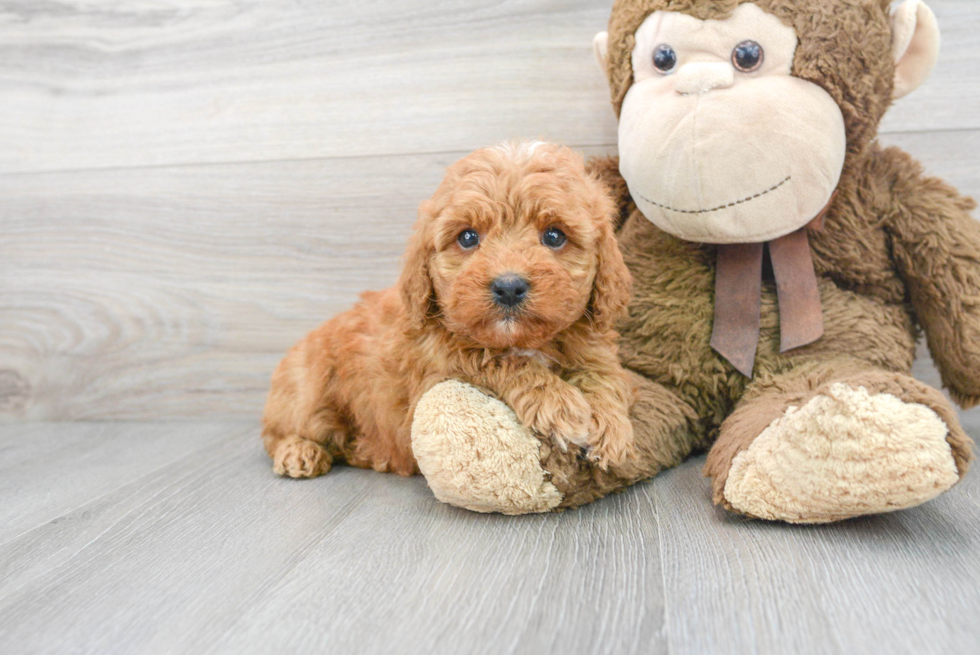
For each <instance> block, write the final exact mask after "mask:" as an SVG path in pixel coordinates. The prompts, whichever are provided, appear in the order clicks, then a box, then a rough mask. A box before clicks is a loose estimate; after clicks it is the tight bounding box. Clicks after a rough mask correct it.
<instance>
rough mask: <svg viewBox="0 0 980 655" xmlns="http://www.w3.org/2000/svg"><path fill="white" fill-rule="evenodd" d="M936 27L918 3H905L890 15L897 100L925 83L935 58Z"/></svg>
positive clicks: (918, 0)
mask: <svg viewBox="0 0 980 655" xmlns="http://www.w3.org/2000/svg"><path fill="white" fill-rule="evenodd" d="M939 40H940V37H939V25H938V23H937V22H936V15H935V14H934V13H932V10H931V9H929V7H928V6H926V4H925V3H924V2H922V0H905V3H904V4H902V6H900V7H899V8H898V9H896V10H895V13H894V14H892V55H893V56H894V57H895V92H894V94H893V97H894V98H895V99H896V100H897V99H898V98H901V97H902V96H906V95H908V94H909V93H911V92H912V91H915V90H916V89H917V88H919V86H920V85H921V84H922V83H923V82H925V81H926V78H927V77H929V73H931V72H932V69H933V67H934V66H935V65H936V60H937V59H938V58H939Z"/></svg>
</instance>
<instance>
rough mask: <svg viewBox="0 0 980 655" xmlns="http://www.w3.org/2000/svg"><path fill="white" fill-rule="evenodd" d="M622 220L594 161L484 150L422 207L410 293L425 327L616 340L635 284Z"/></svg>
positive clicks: (530, 341)
mask: <svg viewBox="0 0 980 655" xmlns="http://www.w3.org/2000/svg"><path fill="white" fill-rule="evenodd" d="M614 213H615V209H614V206H613V203H612V199H611V198H610V197H609V194H608V192H607V191H606V190H605V188H604V187H603V186H602V184H601V183H600V182H599V181H598V180H596V179H595V178H593V177H592V176H590V175H589V174H588V173H587V172H586V170H585V166H584V163H583V161H582V158H581V157H580V156H578V155H577V154H575V153H574V152H572V151H571V150H569V149H567V148H563V147H560V146H556V145H552V144H545V143H537V142H535V143H529V142H525V143H519V144H505V145H503V146H498V147H496V148H487V149H484V150H479V151H477V152H475V153H473V154H472V155H470V156H468V157H466V158H464V159H462V160H461V161H459V162H457V163H456V164H454V165H453V166H452V167H450V169H449V172H448V174H447V176H446V179H445V181H444V182H443V183H442V185H441V186H440V187H439V189H438V190H437V191H436V193H435V195H434V196H433V197H432V198H431V199H430V200H428V201H426V202H425V203H423V204H422V207H421V208H420V210H419V221H418V223H417V224H416V231H415V234H414V235H413V236H412V239H411V242H410V244H409V252H408V256H407V259H406V264H405V269H404V272H403V273H402V277H401V281H400V286H401V290H402V294H403V297H404V300H405V303H406V306H407V308H408V312H409V315H410V316H411V318H412V320H413V323H414V324H415V325H416V326H417V327H422V326H423V325H424V324H425V323H426V322H427V321H440V322H442V324H443V325H444V326H445V327H446V328H447V329H449V330H450V331H452V332H454V333H457V334H463V335H466V336H468V337H469V338H471V339H473V340H474V341H476V342H477V343H479V344H481V345H483V346H485V347H488V348H511V347H517V348H537V347H540V346H542V345H544V344H545V343H547V342H548V341H550V340H552V339H553V338H554V337H555V335H557V334H558V333H559V332H561V331H562V330H565V329H566V328H568V327H569V326H571V325H573V324H574V323H576V322H577V321H588V322H590V323H591V324H592V325H594V326H595V327H596V328H597V329H599V330H608V329H611V327H612V324H613V322H614V321H615V320H616V318H617V317H618V316H619V314H621V313H622V312H623V311H624V310H625V309H626V305H627V303H628V302H629V287H630V276H629V272H628V271H627V269H626V266H625V265H624V264H623V258H622V256H621V255H620V252H619V248H618V247H617V244H616V238H615V235H614V233H613V227H612V225H613V217H614Z"/></svg>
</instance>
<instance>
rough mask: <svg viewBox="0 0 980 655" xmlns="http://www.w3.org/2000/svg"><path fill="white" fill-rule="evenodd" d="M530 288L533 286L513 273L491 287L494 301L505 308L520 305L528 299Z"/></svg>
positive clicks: (499, 279)
mask: <svg viewBox="0 0 980 655" xmlns="http://www.w3.org/2000/svg"><path fill="white" fill-rule="evenodd" d="M530 288H531V285H530V284H529V283H528V281H527V280H525V279H524V278H522V277H521V276H520V275H514V274H513V273H508V274H506V275H501V276H500V277H498V278H497V279H496V280H494V281H493V284H491V285H490V291H491V293H493V301H494V302H495V303H497V304H498V305H501V306H503V307H517V306H518V305H520V304H521V303H522V302H524V300H525V299H526V298H527V292H528V290H529V289H530Z"/></svg>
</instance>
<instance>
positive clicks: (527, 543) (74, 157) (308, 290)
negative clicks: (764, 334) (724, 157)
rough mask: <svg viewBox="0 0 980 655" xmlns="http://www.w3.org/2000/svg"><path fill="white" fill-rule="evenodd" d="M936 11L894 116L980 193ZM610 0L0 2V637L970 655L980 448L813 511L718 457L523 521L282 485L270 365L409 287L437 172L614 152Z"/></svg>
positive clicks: (967, 98) (239, 647) (979, 576)
mask: <svg viewBox="0 0 980 655" xmlns="http://www.w3.org/2000/svg"><path fill="white" fill-rule="evenodd" d="M929 4H930V6H932V7H933V9H934V10H935V11H936V14H937V16H938V17H939V21H940V25H941V27H942V29H943V49H942V55H941V59H940V63H939V66H938V68H937V70H936V72H935V73H934V75H933V77H932V78H931V79H930V80H929V81H928V82H927V84H926V85H925V86H924V87H923V88H922V89H920V90H919V91H917V92H916V93H915V94H913V95H911V96H909V97H908V98H905V99H903V100H901V101H900V102H898V103H897V104H896V105H895V107H893V108H892V110H891V111H890V112H889V114H888V116H887V117H886V119H885V121H884V123H883V125H882V130H881V131H882V140H883V141H884V142H886V143H888V144H894V145H899V146H901V147H903V148H905V149H907V150H908V151H909V152H911V153H913V154H914V155H915V156H917V157H919V158H921V159H922V160H923V162H924V163H925V165H926V168H927V169H928V170H929V171H930V172H932V173H934V174H936V175H939V176H941V177H943V178H945V179H947V180H948V181H950V182H951V183H952V184H954V185H956V186H958V187H959V188H960V189H961V190H962V191H963V192H965V193H967V194H972V195H974V196H980V114H978V112H977V111H976V109H977V107H978V106H980V3H978V2H977V0H930V1H929ZM610 6H611V0H562V1H558V0H442V1H440V2H431V0H387V1H384V2H381V1H375V2H371V1H368V2H363V1H344V2H333V1H331V2H296V1H295V0H167V1H160V0H125V1H115V2H97V1H94V0H52V1H45V2H35V1H33V0H19V1H18V0H15V1H13V2H0V653H2V655H7V654H8V653H9V654H11V655H21V654H28V653H69V652H70V653H93V654H96V653H97V654H99V655H102V654H107V653H112V654H115V653H126V654H128V653H141V654H142V653H235V654H238V653H270V652H272V653H280V652H282V653H292V652H297V653H299V652H309V653H320V652H329V653H347V652H357V653H392V652H397V653H471V652H472V653H535V654H537V653H654V654H656V653H679V654H684V655H686V654H688V653H690V654H698V655H700V654H705V653H842V654H845V653H846V654H848V655H849V654H852V653H855V654H861V653H869V654H870V653H881V652H895V653H907V652H915V653H917V654H919V653H943V654H944V655H946V654H958V653H977V652H980V623H978V622H977V621H976V620H975V617H976V616H977V615H978V613H980V591H978V590H980V477H978V476H980V473H976V472H975V473H974V474H972V475H971V476H969V477H968V478H967V479H966V480H965V481H964V483H962V484H961V485H959V486H958V487H957V488H956V489H954V490H953V491H952V492H951V493H950V494H947V495H946V496H944V497H942V498H940V499H938V500H936V501H934V502H932V503H929V504H927V505H925V506H923V507H920V508H916V509H914V510H909V511H906V512H899V513H896V514H892V515H888V516H881V517H875V518H870V519H864V520H856V521H850V522H846V523H843V524H839V525H833V526H825V527H819V528H816V527H815V528H800V527H790V526H784V525H770V524H764V523H755V522H748V521H744V520H741V519H739V518H737V517H732V516H729V515H727V514H725V513H723V512H719V511H717V510H715V509H714V508H712V507H711V505H710V502H709V498H708V488H707V484H706V483H705V481H704V480H702V479H701V478H700V466H701V463H702V459H701V458H695V459H693V460H691V461H689V462H687V463H685V464H684V465H683V466H681V467H679V468H678V469H676V470H674V471H670V472H667V473H665V474H663V475H661V476H659V477H658V478H656V479H655V480H652V481H650V482H648V483H644V484H641V485H638V486H636V487H635V488H633V489H630V490H628V491H627V492H626V493H623V494H622V495H619V496H616V497H612V498H607V499H604V500H602V501H600V502H598V503H596V504H594V505H591V506H588V507H585V508H583V509H581V510H577V511H574V512H569V513H566V514H562V515H547V516H535V517H521V518H506V517H500V516H482V515H475V514H470V513H467V512H464V511H460V510H456V509H454V508H451V507H448V506H445V505H442V504H439V503H437V502H436V501H435V500H434V499H433V498H432V496H431V494H430V493H429V491H428V489H427V488H426V486H425V481H424V480H422V479H421V478H414V479H402V478H398V477H394V476H383V475H379V474H376V473H372V472H365V471H357V470H351V469H346V468H338V469H336V470H335V471H333V472H331V473H330V474H329V475H328V476H325V477H323V478H320V479H317V480H313V481H304V482H294V481H290V480H282V479H279V478H277V477H275V476H274V475H273V474H272V472H271V470H270V466H269V463H268V461H267V459H266V457H265V454H264V452H262V449H261V444H260V443H259V439H258V426H257V423H256V420H257V417H258V414H259V413H260V411H261V406H262V402H263V400H264V395H265V393H266V390H267V387H268V379H269V375H270V374H271V371H272V369H273V367H274V366H275V364H276V362H277V361H278V359H279V358H280V357H281V355H282V353H283V352H284V350H285V349H286V348H287V347H288V346H289V345H291V344H292V343H293V342H294V341H295V340H297V339H298V338H300V337H301V336H302V335H303V334H305V333H306V332H307V331H308V330H310V329H312V328H313V327H314V326H316V325H317V324H318V323H319V322H321V321H322V320H324V319H326V318H327V317H329V316H330V315H332V314H334V313H336V312H338V311H340V310H342V309H344V308H345V307H347V306H348V305H349V304H350V303H351V302H352V301H353V300H354V299H355V298H356V297H357V294H358V293H360V292H361V291H363V290H366V289H377V288H384V287H386V286H389V285H390V284H391V283H393V281H394V280H395V276H396V273H397V269H398V261H399V257H400V255H401V253H402V251H403V248H404V241H405V237H406V235H407V234H408V231H409V229H410V227H411V224H412V222H413V220H414V215H415V209H416V207H417V206H418V203H419V202H420V201H422V200H423V199H425V198H426V197H427V196H429V195H430V194H431V193H432V191H433V190H434V189H435V187H436V185H437V184H438V182H439V180H440V178H441V176H442V173H443V170H444V169H445V167H446V166H447V165H448V164H449V163H451V162H453V161H455V160H456V159H458V158H459V157H460V156H462V155H464V154H466V153H467V152H469V151H470V150H472V149H475V148H477V147H482V146H485V145H489V144H492V143H495V142H498V141H501V140H503V139H507V138H515V137H541V138H547V139H553V140H557V141H561V142H564V143H567V144H569V145H571V146H573V147H576V148H579V149H581V150H583V151H584V152H586V153H587V154H600V153H608V152H614V151H615V141H616V124H615V120H614V117H613V114H612V111H611V108H610V105H609V102H608V98H607V92H606V87H605V82H604V80H603V79H602V75H601V74H600V72H599V71H598V69H597V67H596V65H595V64H594V62H593V60H592V54H591V47H590V46H591V40H592V36H593V34H594V33H595V32H597V31H599V30H601V29H604V26H605V23H606V21H607V18H608V13H609V8H610ZM474 71H477V73H476V74H474ZM916 374H917V376H919V377H920V378H921V379H924V380H926V381H928V382H930V383H932V384H938V375H937V374H936V371H935V369H934V368H933V367H932V365H931V363H930V361H929V358H928V355H927V354H926V353H924V352H923V358H922V359H921V360H920V361H919V362H918V363H917V365H916ZM962 418H963V421H964V424H965V425H966V426H967V428H968V431H969V432H970V434H971V435H972V436H973V437H974V438H980V410H973V411H970V412H965V413H963V415H962ZM174 419H181V420H174Z"/></svg>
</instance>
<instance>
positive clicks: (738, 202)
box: [636, 175, 793, 214]
mask: <svg viewBox="0 0 980 655" xmlns="http://www.w3.org/2000/svg"><path fill="white" fill-rule="evenodd" d="M792 178H793V176H792V175H788V176H786V179H785V180H783V181H782V182H780V183H778V184H776V185H774V186H771V187H769V188H768V189H766V190H765V191H760V192H759V193H757V194H755V195H754V196H749V197H748V198H742V199H741V200H736V201H735V202H730V203H728V204H727V205H718V206H717V207H712V208H711V209H677V208H676V207H671V206H669V205H664V204H661V203H659V202H657V201H655V200H650V199H649V198H647V197H645V196H643V195H641V194H639V193H638V194H636V195H638V196H639V197H640V198H641V199H642V200H645V201H646V202H648V203H650V204H651V205H655V206H657V207H660V208H661V209H666V210H667V211H672V212H677V213H678V214H710V213H711V212H716V211H721V210H722V209H728V208H729V207H735V206H736V205H744V204H745V203H747V202H751V201H753V200H755V199H756V198H761V197H762V196H764V195H766V194H768V193H772V192H773V191H775V190H776V189H778V188H779V187H781V186H783V185H784V184H786V183H787V182H789V181H790V180H791V179H792Z"/></svg>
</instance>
